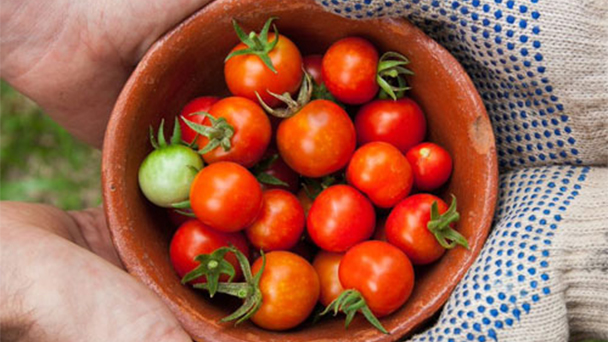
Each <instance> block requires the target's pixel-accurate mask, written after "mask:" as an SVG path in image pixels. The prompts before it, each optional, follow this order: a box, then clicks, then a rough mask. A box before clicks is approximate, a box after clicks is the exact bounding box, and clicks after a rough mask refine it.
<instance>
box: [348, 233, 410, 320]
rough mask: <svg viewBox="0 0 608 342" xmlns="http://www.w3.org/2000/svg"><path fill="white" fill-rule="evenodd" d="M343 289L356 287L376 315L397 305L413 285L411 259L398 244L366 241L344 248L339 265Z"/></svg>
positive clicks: (383, 313) (403, 300)
mask: <svg viewBox="0 0 608 342" xmlns="http://www.w3.org/2000/svg"><path fill="white" fill-rule="evenodd" d="M339 275H340V282H341V283H342V285H343V286H344V288H345V289H355V290H357V291H359V292H360V293H361V295H362V296H363V298H364V299H365V302H366V303H367V305H368V306H369V308H370V309H371V311H372V313H373V314H374V315H375V316H376V317H383V316H386V315H389V314H391V313H392V312H394V311H395V310H397V309H399V308H400V307H401V306H402V305H403V304H404V303H405V302H406V301H407V299H408V298H409V296H410V294H411V293H412V289H413V288H414V268H413V267H412V263H411V262H410V260H409V259H408V258H407V256H406V255H405V254H403V252H402V251H400V250H399V249H398V248H397V247H395V246H393V245H391V244H389V243H387V242H383V241H375V240H372V241H365V242H362V243H360V244H358V245H356V246H354V247H352V248H351V249H349V250H348V252H346V254H345V255H344V257H343V258H342V261H341V262H340V268H339Z"/></svg>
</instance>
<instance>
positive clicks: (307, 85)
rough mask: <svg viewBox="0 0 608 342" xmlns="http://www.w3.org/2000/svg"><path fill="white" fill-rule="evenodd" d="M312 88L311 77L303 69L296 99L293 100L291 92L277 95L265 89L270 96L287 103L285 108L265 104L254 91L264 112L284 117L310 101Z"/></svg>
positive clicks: (287, 116) (288, 116)
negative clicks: (275, 107)
mask: <svg viewBox="0 0 608 342" xmlns="http://www.w3.org/2000/svg"><path fill="white" fill-rule="evenodd" d="M312 90H313V84H312V78H311V77H310V75H309V74H308V73H307V72H306V71H304V77H303V79H302V86H301V87H300V91H299V93H298V99H297V100H294V99H293V98H292V97H291V94H289V93H287V92H285V93H283V95H279V94H276V93H273V92H271V91H270V90H266V91H267V92H268V94H270V95H271V96H273V97H275V98H277V99H279V100H280V101H281V102H283V103H284V104H286V105H287V107H286V108H278V109H274V108H272V107H270V106H269V105H267V104H266V102H264V100H262V97H261V96H260V94H258V92H256V93H255V96H257V98H258V101H259V102H260V105H261V106H262V107H263V108H264V110H266V112H268V114H270V115H272V116H275V117H277V118H281V119H286V118H290V117H292V116H294V115H295V114H296V113H297V112H299V111H300V109H302V108H303V107H304V106H306V105H307V104H308V102H310V99H311V97H312Z"/></svg>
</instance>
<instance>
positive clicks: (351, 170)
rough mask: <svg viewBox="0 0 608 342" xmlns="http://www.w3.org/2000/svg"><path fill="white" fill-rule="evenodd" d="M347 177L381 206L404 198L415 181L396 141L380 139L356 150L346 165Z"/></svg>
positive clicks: (387, 205) (373, 201)
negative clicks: (392, 143) (396, 145)
mask: <svg viewBox="0 0 608 342" xmlns="http://www.w3.org/2000/svg"><path fill="white" fill-rule="evenodd" d="M346 178H347V180H348V183H350V184H351V185H353V186H355V187H356V188H357V189H359V190H360V191H361V192H363V193H364V194H366V195H367V196H368V197H369V199H370V200H371V201H372V203H374V204H375V205H376V206H378V207H381V208H390V207H393V206H394V205H395V204H397V203H398V202H399V201H401V200H402V199H404V198H405V196H407V195H408V194H409V193H410V190H411V189H412V184H413V182H414V179H413V176H412V168H411V167H410V163H409V162H408V161H407V159H406V158H405V156H404V155H403V154H401V152H399V150H398V149H397V148H395V147H394V146H393V145H391V144H388V143H385V142H380V141H377V142H371V143H369V144H366V145H363V146H362V147H360V148H359V149H358V150H357V151H355V154H353V157H352V159H351V160H350V163H349V164H348V168H347V169H346Z"/></svg>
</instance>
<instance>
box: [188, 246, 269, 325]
mask: <svg viewBox="0 0 608 342" xmlns="http://www.w3.org/2000/svg"><path fill="white" fill-rule="evenodd" d="M222 249H226V250H227V252H232V253H234V254H235V255H236V258H237V260H238V261H239V265H240V267H241V269H242V271H243V275H244V277H245V282H242V283H231V282H230V281H228V282H219V283H216V284H217V288H215V289H214V290H215V291H213V294H215V292H219V293H224V294H227V295H230V296H234V297H238V298H240V299H242V300H243V305H241V306H240V307H239V308H238V309H237V310H236V311H234V312H233V313H232V314H230V315H228V316H226V317H224V318H222V319H221V320H220V322H231V321H236V322H235V325H236V324H239V323H241V322H243V321H245V320H247V319H249V318H250V317H251V316H253V315H254V314H255V313H256V312H257V311H258V310H259V309H260V307H261V306H262V299H263V298H262V291H261V290H260V279H261V278H262V273H263V272H264V268H265V267H266V256H265V255H264V252H263V251H261V255H262V256H261V257H262V267H261V268H260V270H259V271H258V272H257V273H256V274H255V276H254V275H253V274H252V273H251V266H250V265H249V260H247V257H246V256H245V255H244V254H243V253H241V251H239V250H238V249H237V248H235V247H234V246H230V247H222V248H220V249H218V250H222ZM218 250H216V251H215V252H214V253H216V252H217V251H218ZM223 254H224V255H225V254H226V252H223ZM211 255H213V254H211ZM199 257H200V256H199ZM197 258H198V257H197ZM214 260H215V261H217V262H218V266H217V268H220V267H221V266H220V264H221V261H218V260H217V259H214ZM222 260H224V259H223V255H222ZM224 261H225V260H224ZM226 262H227V261H226ZM201 264H202V263H201ZM214 265H215V264H214ZM231 266H232V265H231ZM230 279H232V277H231V278H230ZM182 282H183V281H182ZM212 286H213V285H212V284H211V283H210V282H209V278H207V283H205V284H195V285H194V287H195V288H197V289H203V290H207V291H209V295H210V296H211V297H212Z"/></svg>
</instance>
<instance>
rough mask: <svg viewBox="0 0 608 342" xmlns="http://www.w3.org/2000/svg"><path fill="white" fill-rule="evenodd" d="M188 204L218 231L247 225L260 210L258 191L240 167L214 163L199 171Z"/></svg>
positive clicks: (203, 220)
mask: <svg viewBox="0 0 608 342" xmlns="http://www.w3.org/2000/svg"><path fill="white" fill-rule="evenodd" d="M190 205H191V207H192V210H193V211H194V214H195V215H196V217H197V218H198V219H199V220H201V221H202V222H203V223H205V224H206V225H208V226H210V227H211V228H213V229H216V230H219V231H222V232H235V231H239V230H242V229H244V228H246V227H247V226H250V225H251V224H252V223H253V221H254V220H255V218H256V217H257V216H258V214H259V212H260V210H261V208H262V189H261V187H260V184H259V183H258V180H257V179H256V178H255V177H254V176H253V175H252V174H251V173H250V172H249V171H248V170H247V169H246V168H244V167H242V166H240V165H239V164H236V163H232V162H218V163H214V164H211V165H208V166H207V167H205V168H203V169H202V170H201V171H200V172H199V173H198V174H197V175H196V178H194V181H193V182H192V187H191V188H190Z"/></svg>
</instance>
